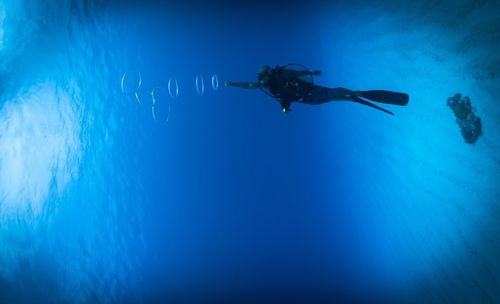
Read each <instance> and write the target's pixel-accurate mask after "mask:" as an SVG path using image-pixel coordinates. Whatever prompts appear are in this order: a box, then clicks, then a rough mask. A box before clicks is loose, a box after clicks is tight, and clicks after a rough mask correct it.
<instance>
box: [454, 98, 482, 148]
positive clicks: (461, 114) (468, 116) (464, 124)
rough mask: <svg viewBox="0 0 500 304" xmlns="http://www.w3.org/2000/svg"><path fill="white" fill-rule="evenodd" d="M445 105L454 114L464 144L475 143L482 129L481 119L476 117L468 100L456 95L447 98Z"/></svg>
mask: <svg viewBox="0 0 500 304" xmlns="http://www.w3.org/2000/svg"><path fill="white" fill-rule="evenodd" d="M446 104H447V105H448V107H450V109H451V110H452V111H453V113H454V114H455V118H456V122H457V124H458V127H459V128H460V132H461V133H462V137H463V138H464V139H465V142H466V143H468V144H473V143H475V142H476V141H477V139H478V138H479V136H480V135H481V134H482V127H481V119H480V118H479V117H477V116H476V114H475V112H476V109H475V108H474V107H473V106H472V104H471V101H470V98H469V97H467V96H462V94H459V93H457V94H455V96H453V97H450V98H448V101H447V102H446Z"/></svg>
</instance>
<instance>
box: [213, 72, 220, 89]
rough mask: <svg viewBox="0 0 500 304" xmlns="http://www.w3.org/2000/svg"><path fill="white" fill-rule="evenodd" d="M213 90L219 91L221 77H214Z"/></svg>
mask: <svg viewBox="0 0 500 304" xmlns="http://www.w3.org/2000/svg"><path fill="white" fill-rule="evenodd" d="M212 89H214V91H217V90H218V89H219V77H217V75H213V76H212Z"/></svg>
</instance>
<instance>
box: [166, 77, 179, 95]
mask: <svg viewBox="0 0 500 304" xmlns="http://www.w3.org/2000/svg"><path fill="white" fill-rule="evenodd" d="M167 88H168V95H170V97H172V98H177V96H179V83H178V82H177V79H175V78H170V79H169V80H168V83H167Z"/></svg>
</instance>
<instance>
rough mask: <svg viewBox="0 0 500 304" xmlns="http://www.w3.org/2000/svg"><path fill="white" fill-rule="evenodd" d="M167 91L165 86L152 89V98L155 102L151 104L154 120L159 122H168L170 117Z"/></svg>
mask: <svg viewBox="0 0 500 304" xmlns="http://www.w3.org/2000/svg"><path fill="white" fill-rule="evenodd" d="M169 95H170V94H169V93H167V92H166V91H165V90H164V89H163V88H160V87H157V88H154V89H153V90H152V91H151V98H152V100H153V104H152V106H151V113H152V115H153V120H154V121H155V122H156V123H159V124H166V123H168V121H169V119H170V102H169V100H168V96H169Z"/></svg>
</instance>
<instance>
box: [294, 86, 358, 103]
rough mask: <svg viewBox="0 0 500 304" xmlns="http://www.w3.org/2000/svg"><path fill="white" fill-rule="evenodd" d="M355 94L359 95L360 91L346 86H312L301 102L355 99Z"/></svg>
mask: <svg viewBox="0 0 500 304" xmlns="http://www.w3.org/2000/svg"><path fill="white" fill-rule="evenodd" d="M353 96H359V92H357V91H352V90H349V89H346V88H334V89H332V88H326V87H322V86H316V85H315V86H314V87H312V89H311V91H310V92H309V94H307V96H306V97H304V98H303V99H302V100H301V102H302V103H308V104H322V103H325V102H329V101H340V100H348V101H354V100H353V98H352V97H353Z"/></svg>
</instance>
